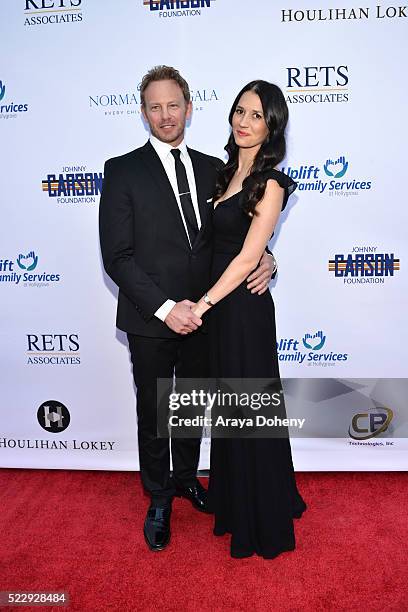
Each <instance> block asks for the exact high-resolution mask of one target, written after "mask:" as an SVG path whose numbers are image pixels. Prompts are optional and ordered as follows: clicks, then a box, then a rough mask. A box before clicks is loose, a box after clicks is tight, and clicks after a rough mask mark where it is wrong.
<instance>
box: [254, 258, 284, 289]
mask: <svg viewBox="0 0 408 612" xmlns="http://www.w3.org/2000/svg"><path fill="white" fill-rule="evenodd" d="M277 268H278V265H277V263H276V260H275V258H274V256H273V255H272V253H271V254H270V255H269V254H268V253H264V254H263V255H262V259H261V261H260V262H259V265H258V267H257V268H256V270H254V272H252V273H251V274H250V275H249V276H248V278H247V289H250V290H251V293H257V294H258V295H262V293H265V291H266V290H267V289H268V285H269V283H270V282H271V278H272V275H273V274H274V273H275V272H276V270H277Z"/></svg>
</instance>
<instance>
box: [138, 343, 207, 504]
mask: <svg viewBox="0 0 408 612" xmlns="http://www.w3.org/2000/svg"><path fill="white" fill-rule="evenodd" d="M127 336H128V341H129V349H130V354H131V359H132V364H133V377H134V381H135V385H136V388H137V389H136V400H137V406H136V408H137V423H138V443H139V460H140V473H141V478H142V483H143V486H144V487H145V489H146V491H147V492H148V493H149V494H150V496H151V498H152V501H153V502H154V503H155V504H157V505H159V506H165V505H167V504H168V503H170V502H171V499H172V497H173V496H174V494H175V488H174V482H173V480H174V481H176V482H177V484H178V485H180V486H181V487H188V486H191V485H193V484H195V482H196V476H197V469H198V462H199V458H200V443H201V440H200V438H190V439H172V440H171V455H172V460H173V479H172V478H170V444H169V440H168V439H166V438H158V437H157V386H156V385H157V378H173V374H174V373H175V376H176V385H177V377H179V378H206V377H207V376H208V360H209V356H208V335H207V334H204V333H202V332H201V331H196V332H192V333H191V334H188V335H187V336H180V338H174V339H168V338H147V337H145V336H137V335H134V334H128V335H127Z"/></svg>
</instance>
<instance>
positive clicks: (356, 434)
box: [348, 406, 394, 440]
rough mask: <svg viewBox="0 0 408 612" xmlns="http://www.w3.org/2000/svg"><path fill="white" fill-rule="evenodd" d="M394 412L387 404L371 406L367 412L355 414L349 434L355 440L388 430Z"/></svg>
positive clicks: (374, 435)
mask: <svg viewBox="0 0 408 612" xmlns="http://www.w3.org/2000/svg"><path fill="white" fill-rule="evenodd" d="M393 417H394V413H393V411H392V410H391V408H386V407H385V406H381V407H375V408H369V409H368V410H367V411H366V412H359V413H356V414H354V415H353V417H352V419H351V424H350V427H349V432H348V433H349V436H350V438H353V440H368V439H370V438H375V437H376V436H379V435H381V434H382V433H385V432H387V430H388V428H389V426H390V424H391V421H392V419H393Z"/></svg>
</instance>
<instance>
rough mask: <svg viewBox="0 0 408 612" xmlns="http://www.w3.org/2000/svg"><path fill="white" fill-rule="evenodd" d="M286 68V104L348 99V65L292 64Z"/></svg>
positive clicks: (344, 100)
mask: <svg viewBox="0 0 408 612" xmlns="http://www.w3.org/2000/svg"><path fill="white" fill-rule="evenodd" d="M286 70H287V86H286V94H287V96H286V102H287V103H288V104H310V103H314V104H321V103H325V102H331V103H333V102H348V101H349V93H348V92H349V89H348V84H349V77H348V66H302V67H301V68H299V67H295V66H292V67H290V68H286Z"/></svg>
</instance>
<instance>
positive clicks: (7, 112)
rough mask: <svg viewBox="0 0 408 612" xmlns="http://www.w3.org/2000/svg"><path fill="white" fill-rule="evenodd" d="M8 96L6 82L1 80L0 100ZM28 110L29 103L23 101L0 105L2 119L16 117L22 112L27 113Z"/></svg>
mask: <svg viewBox="0 0 408 612" xmlns="http://www.w3.org/2000/svg"><path fill="white" fill-rule="evenodd" d="M5 97H6V84H5V83H3V81H0V102H3V99H4V98H5ZM27 111H28V104H22V103H21V102H15V101H14V100H12V101H11V102H6V101H5V102H4V104H1V106H0V119H15V118H16V117H18V116H19V114H20V113H26V112H27Z"/></svg>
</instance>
